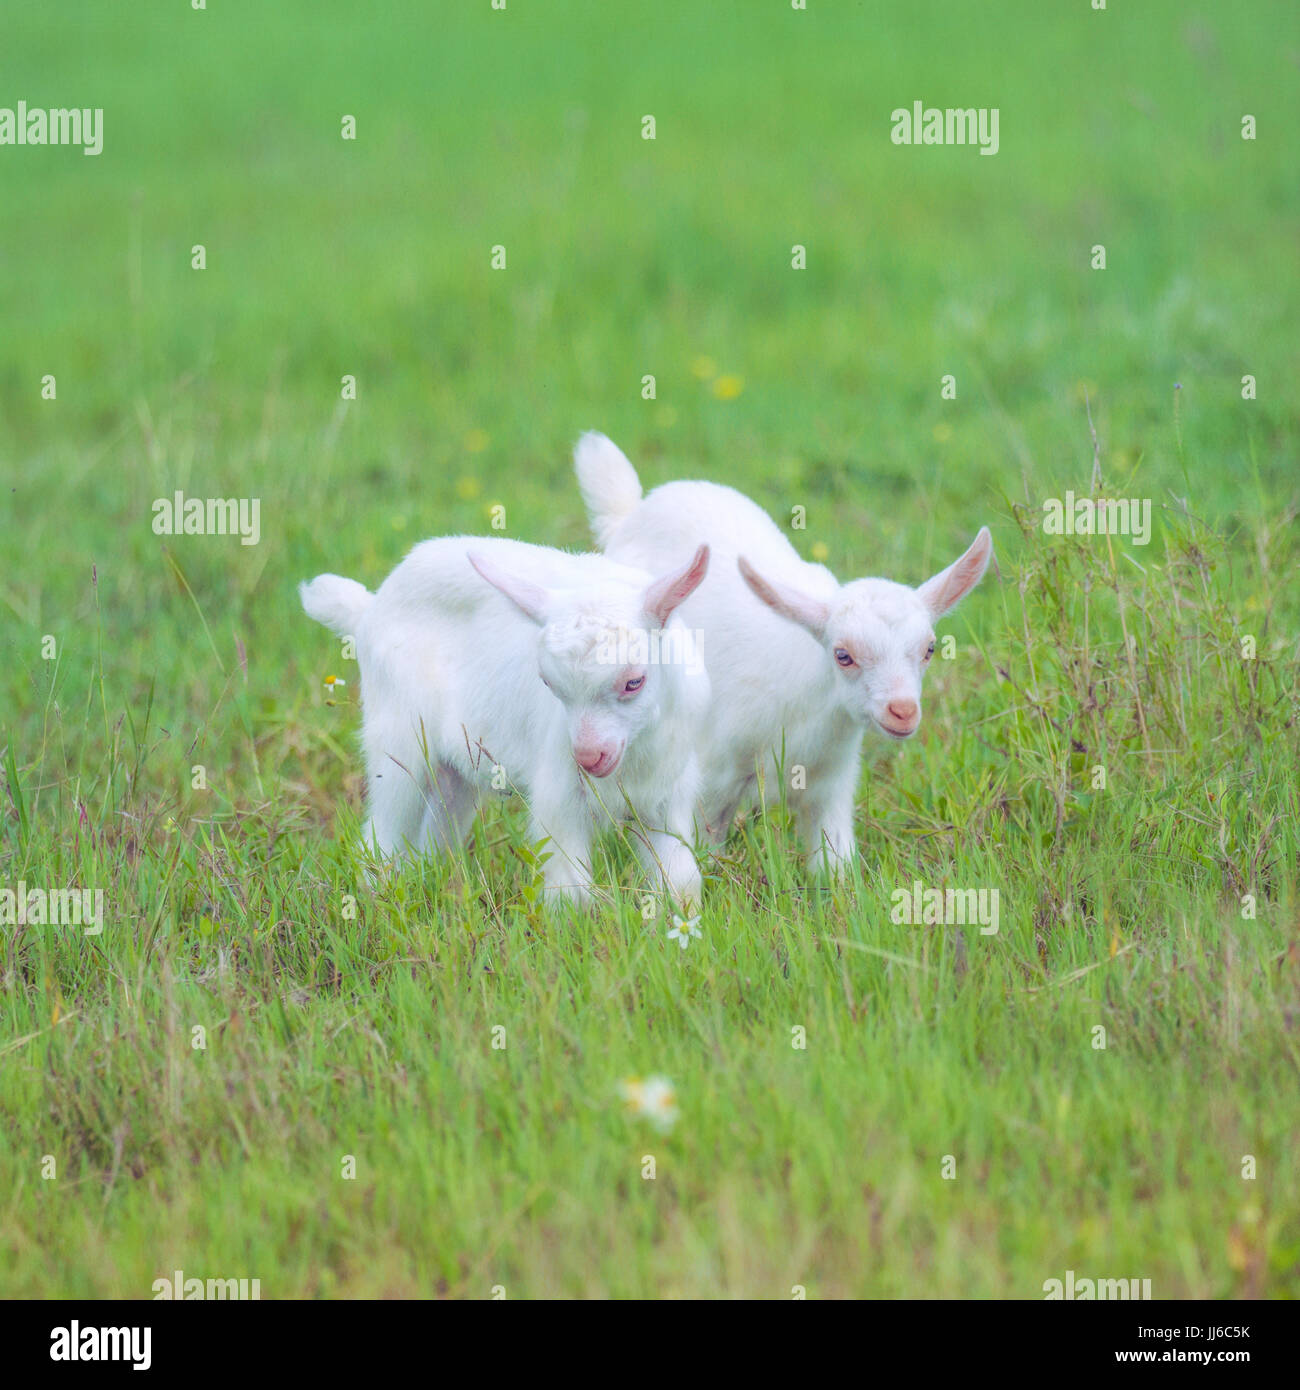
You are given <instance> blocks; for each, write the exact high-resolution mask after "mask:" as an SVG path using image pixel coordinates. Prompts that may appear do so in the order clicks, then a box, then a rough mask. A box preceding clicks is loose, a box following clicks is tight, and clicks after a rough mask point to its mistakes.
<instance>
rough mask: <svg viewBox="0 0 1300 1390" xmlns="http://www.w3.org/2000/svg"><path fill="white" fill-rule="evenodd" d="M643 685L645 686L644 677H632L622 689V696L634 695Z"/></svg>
mask: <svg viewBox="0 0 1300 1390" xmlns="http://www.w3.org/2000/svg"><path fill="white" fill-rule="evenodd" d="M644 684H645V677H644V676H634V677H633V678H632V679H631V680H630V681H628V683H627V684H626V685H625V686H624V687H623V694H624V695H635V694H636V692H637V691H638V690H640V689H641V687H642V686H643V685H644Z"/></svg>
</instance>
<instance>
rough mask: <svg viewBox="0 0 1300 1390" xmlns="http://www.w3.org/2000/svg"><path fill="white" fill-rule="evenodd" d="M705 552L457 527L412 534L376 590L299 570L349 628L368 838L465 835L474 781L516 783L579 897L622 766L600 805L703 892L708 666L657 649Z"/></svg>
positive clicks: (311, 595)
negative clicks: (701, 758) (702, 766)
mask: <svg viewBox="0 0 1300 1390" xmlns="http://www.w3.org/2000/svg"><path fill="white" fill-rule="evenodd" d="M708 562H709V551H708V547H707V546H703V545H701V546H698V547H696V548H695V550H694V552H693V555H692V556H689V557H688V558H687V560H686V562H685V564H683V565H680V566H677V567H676V568H673V569H671V570H670V571H669V572H668V573H666V574H664V575H662V577H660V578H658V579H655V578H654V577H653V575H652V574H651V573H647V572H645V571H641V570H638V569H632V568H629V567H627V566H625V565H621V564H616V563H615V562H614V561H613V560H609V559H606V558H605V557H604V556H603V555H570V554H567V553H565V552H563V551H559V550H549V549H547V548H546V547H544V546H537V545H525V544H523V543H521V542H519V541H510V540H504V539H501V538H499V537H498V538H491V539H482V538H477V537H472V536H450V537H447V538H445V539H441V540H431V541H425V542H423V543H422V544H421V545H417V546H416V547H415V549H414V550H412V551H411V553H410V554H409V555H408V556H407V557H406V559H404V560H403V561H402V562H401V564H400V565H398V566H397V568H396V569H395V570H394V571H393V572H392V574H390V575H389V576H388V578H387V579H386V580H385V581H384V582H383V584H381V585H380V586H379V589H378V591H377V592H376V593H374V594H371V593H370V592H368V591H367V590H366V589H365V588H363V587H362V586H361V585H360V584H358V583H357V582H356V581H355V580H352V579H342V578H340V577H339V576H338V575H335V574H322V575H319V576H318V577H317V578H315V579H313V580H312V581H311V582H310V583H308V584H303V585H302V586H301V587H300V590H299V593H300V595H301V598H302V606H303V608H305V609H306V611H307V613H308V614H309V616H311V617H313V618H315V619H316V621H317V622H319V623H323V624H324V625H325V626H326V627H328V628H330V629H332V630H333V631H334V632H336V633H338V634H339V635H340V636H345V635H351V636H353V637H354V638H355V639H356V648H357V659H358V661H359V663H360V667H361V682H362V687H361V688H362V707H363V731H362V744H363V747H364V751H365V759H366V784H367V793H368V797H367V799H368V808H369V820H368V821H367V823H366V830H365V838H366V841H367V843H368V844H373V845H374V846H375V847H376V848H377V849H378V850H379V852H380V853H381V854H383V855H386V856H387V855H401V854H403V853H406V852H408V851H411V850H414V851H416V852H421V851H424V850H426V849H441V848H444V847H447V848H450V847H454V846H455V845H457V844H459V843H460V841H461V839H462V837H463V836H464V834H465V831H466V829H467V828H468V826H469V823H470V821H471V820H472V819H473V816H474V811H475V808H476V806H477V803H478V796H479V792H480V791H481V790H482V789H484V788H485V787H487V786H492V787H494V788H496V789H498V790H503V789H506V788H507V785H509V786H514V787H516V788H517V789H519V790H521V791H523V792H524V793H525V794H526V795H527V797H528V800H529V805H530V810H531V813H532V832H531V833H532V836H533V838H534V839H537V840H540V839H541V838H543V837H544V836H546V837H549V838H550V842H551V843H550V846H549V848H550V850H551V851H552V853H551V857H550V858H549V859H547V860H546V862H545V867H544V870H543V873H544V879H545V886H546V888H547V890H548V894H549V893H553V894H556V895H559V896H560V897H561V898H564V899H569V900H572V901H575V902H586V901H588V900H589V899H590V896H591V895H590V888H591V840H592V836H593V833H594V831H595V823H596V819H597V812H598V806H597V805H596V804H593V802H594V801H598V800H599V798H597V797H596V792H595V785H596V784H595V781H592V782H588V781H587V780H586V778H588V777H589V778H592V779H596V781H599V780H602V779H613V780H609V782H608V785H609V786H611V787H615V786H616V785H617V789H616V790H615V791H614V792H613V794H612V795H609V796H607V797H606V798H605V799H604V811H605V812H606V813H607V814H608V815H610V816H611V817H612V818H614V819H616V820H617V819H622V818H623V817H624V816H625V815H626V814H629V813H630V814H633V815H635V816H636V818H637V821H638V833H637V835H636V839H637V842H638V848H639V850H640V851H641V853H642V858H643V859H645V860H646V861H648V862H649V863H653V864H656V865H658V866H659V868H660V870H661V872H662V875H663V879H664V884H665V886H666V887H667V888H668V890H669V891H670V892H671V893H672V894H673V896H674V897H675V898H676V899H677V900H678V901H679V902H681V903H682V904H684V905H688V906H689V905H690V904H692V903H694V902H695V901H696V900H697V899H698V897H699V887H700V873H699V868H698V866H697V864H696V862H695V856H694V854H693V853H692V851H691V849H690V847H689V846H690V842H691V840H692V838H693V837H692V829H693V824H694V814H695V803H696V799H697V796H698V791H699V765H698V762H697V760H696V754H695V744H696V740H697V737H698V733H697V728H696V725H697V722H698V719H699V717H700V716H701V714H702V713H703V712H704V711H705V710H706V709H707V706H708V700H709V686H708V676H707V675H706V674H705V672H704V670H703V668H702V666H699V665H698V664H696V665H694V666H693V665H692V664H691V663H690V662H689V661H686V660H668V661H664V662H660V663H659V664H655V663H654V660H653V657H652V653H653V652H654V651H661V650H663V649H664V648H665V647H671V646H672V645H673V644H672V643H670V642H668V641H666V640H664V639H666V638H668V637H670V636H671V637H674V638H678V639H684V638H687V637H688V634H686V632H685V629H684V628H683V627H682V625H681V621H680V619H677V618H674V616H673V615H674V610H676V608H677V607H678V605H679V604H681V603H682V601H683V600H684V599H686V598H687V597H688V596H689V595H690V594H691V593H692V592H693V591H694V590H695V589H696V587H697V586H698V585H699V583H700V581H701V580H702V579H703V578H704V575H705V572H706V570H707V568H708ZM687 645H688V643H687V642H686V641H682V640H679V641H678V642H677V644H676V650H677V651H678V652H679V653H680V652H682V651H684V650H685V649H686V647H687ZM615 772H617V773H618V777H617V778H616V779H614V777H613V775H614V773H615ZM584 774H585V776H584ZM552 900H554V899H552Z"/></svg>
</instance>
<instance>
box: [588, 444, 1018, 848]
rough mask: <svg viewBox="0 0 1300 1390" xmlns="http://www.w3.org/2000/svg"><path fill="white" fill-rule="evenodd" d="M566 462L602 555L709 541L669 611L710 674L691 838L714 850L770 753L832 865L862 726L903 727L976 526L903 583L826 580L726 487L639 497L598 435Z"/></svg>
mask: <svg viewBox="0 0 1300 1390" xmlns="http://www.w3.org/2000/svg"><path fill="white" fill-rule="evenodd" d="M574 465H575V468H576V471H577V475H578V483H579V486H580V487H581V489H582V495H583V500H584V501H585V502H586V504H587V511H588V513H589V514H590V517H591V524H592V530H593V532H594V533H595V536H596V539H597V541H598V542H599V543H600V545H601V546H602V547H603V548H604V550H605V553H606V554H608V555H610V556H612V557H613V558H614V559H616V560H619V561H620V562H622V563H624V564H635V565H650V566H653V565H668V564H673V563H676V562H679V561H680V558H681V557H682V556H683V555H688V554H690V552H691V550H692V549H694V547H696V546H698V545H703V544H708V545H709V546H710V547H711V548H712V551H713V554H714V561H715V562H714V567H713V577H712V578H711V579H710V580H709V582H708V583H707V584H706V585H705V586H704V587H703V588H702V589H701V590H700V591H699V592H698V593H697V594H696V595H695V597H694V598H693V599H692V600H691V601H690V602H689V603H688V604H686V605H685V607H684V608H683V610H682V616H683V619H684V621H685V622H686V623H687V625H688V626H689V627H691V628H692V629H693V630H695V631H697V632H699V633H700V636H701V642H702V645H703V657H704V662H705V665H706V667H707V669H708V671H709V674H710V675H711V677H712V678H713V680H714V686H713V691H714V695H713V703H712V707H711V709H710V711H709V716H708V719H707V720H706V722H705V725H704V728H705V730H706V733H705V738H704V741H703V743H702V745H701V749H700V765H701V768H702V773H703V782H702V791H701V812H702V816H703V820H704V823H705V830H706V833H707V834H708V836H709V837H710V838H711V839H712V840H713V841H714V842H715V843H721V842H722V841H723V840H724V839H725V838H726V835H727V831H728V830H729V829H730V826H731V821H732V818H733V817H734V815H735V812H736V809H737V807H738V806H739V805H740V804H741V802H742V801H743V800H745V799H747V797H748V795H749V793H750V792H751V791H752V790H753V787H754V784H755V782H756V780H757V772H756V769H757V767H758V765H759V764H764V765H767V766H772V765H774V764H775V763H776V762H777V760H778V759H780V758H781V757H782V754H783V753H784V762H785V767H786V770H787V771H789V770H791V769H793V768H796V767H802V769H803V778H802V787H801V789H800V790H799V794H798V796H797V797H792V798H791V800H792V802H793V803H794V806H795V812H796V819H797V822H798V824H799V828H800V830H801V832H802V833H803V836H804V840H805V843H806V844H807V845H808V847H809V849H810V851H812V853H813V859H814V863H815V865H816V866H817V867H819V868H827V869H831V870H833V871H835V872H837V873H839V872H841V871H842V870H843V869H844V868H846V867H847V866H848V865H849V864H850V863H851V862H852V861H853V859H854V857H855V855H856V852H857V851H856V846H855V844H854V839H853V800H854V794H855V792H856V790H857V784H858V768H859V762H860V758H861V749H862V736H863V732H864V730H865V729H866V728H868V727H872V726H874V727H875V728H878V729H880V730H883V732H884V733H886V734H887V735H889V737H891V738H896V739H905V738H910V737H911V736H912V735H913V734H914V733H915V732H916V730H917V728H918V726H919V725H920V722H921V678H922V676H923V675H924V672H925V668H926V666H927V665H928V664H929V661H930V658H931V657H932V656H933V655H934V646H935V635H934V628H933V626H932V624H933V623H934V622H935V620H936V619H938V618H939V617H941V616H942V615H943V614H945V613H947V612H948V611H949V610H950V609H951V608H953V607H954V606H955V605H956V604H957V602H958V601H959V600H960V599H962V598H963V597H964V596H965V595H966V594H967V593H969V592H970V590H971V589H973V588H974V587H975V585H976V584H977V583H978V582H979V580H980V578H981V576H982V575H983V573H984V571H985V569H986V568H987V567H988V563H989V559H990V557H991V556H992V554H993V539H992V537H991V536H990V535H989V531H988V527H982V528H981V529H980V532H979V534H978V535H977V536H976V537H975V540H974V542H973V543H972V545H971V547H970V549H969V550H967V551H966V553H965V554H964V555H963V556H962V557H961V558H960V559H959V560H957V561H956V562H955V563H954V564H951V565H949V566H948V568H947V569H945V570H941V571H940V572H939V573H938V574H936V575H935V576H934V577H933V578H932V579H928V580H926V582H925V583H924V584H922V585H921V586H920V588H918V589H911V588H908V587H907V585H905V584H895V583H892V582H890V581H889V580H887V579H856V580H854V581H852V582H851V583H849V584H844V585H841V584H840V583H839V582H838V581H837V580H836V578H835V576H834V575H833V574H831V572H830V571H829V570H828V569H826V568H825V567H824V566H823V565H813V564H808V563H806V562H805V561H803V560H801V559H800V558H799V555H798V554H797V552H796V551H795V549H794V547H793V546H792V545H791V544H790V542H789V541H788V540H787V539H786V538H785V536H784V535H783V534H782V533H781V531H780V529H779V528H778V527H777V525H776V524H775V522H773V521H772V519H771V518H770V517H769V516H768V515H767V513H766V512H764V511H763V510H762V509H761V508H760V507H758V506H757V505H756V504H755V503H753V502H751V501H750V500H749V498H748V497H746V496H744V494H742V493H739V492H737V491H735V489H734V488H729V487H720V486H718V485H717V484H715V483H703V482H677V483H665V484H664V485H663V486H662V487H659V488H656V489H655V490H654V491H653V492H652V493H651V494H650V495H649V496H648V497H646V498H645V499H644V500H643V499H642V495H641V484H640V481H639V480H638V478H637V475H636V471H635V470H634V469H633V467H632V465H631V464H630V463H629V462H628V460H627V458H626V457H625V456H624V455H623V453H622V452H621V450H619V449H618V448H617V447H616V446H615V445H614V444H613V443H612V442H611V441H610V440H608V439H606V438H605V436H604V435H601V434H587V435H584V436H583V437H582V439H581V440H579V442H578V447H577V450H576V452H575V456H574Z"/></svg>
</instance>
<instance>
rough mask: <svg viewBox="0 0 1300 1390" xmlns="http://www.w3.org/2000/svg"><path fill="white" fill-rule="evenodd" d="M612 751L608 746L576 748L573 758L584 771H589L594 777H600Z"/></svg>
mask: <svg viewBox="0 0 1300 1390" xmlns="http://www.w3.org/2000/svg"><path fill="white" fill-rule="evenodd" d="M610 756H611V755H610V751H609V749H607V748H575V749H574V750H573V760H574V762H576V763H577V764H578V766H579V767H580V768H581V769H582V770H583V771H584V772H589V773H591V775H592V776H593V777H599V776H600V774H601V771H602V770H603V768H604V765H605V763H606V762H608V761H609V760H610Z"/></svg>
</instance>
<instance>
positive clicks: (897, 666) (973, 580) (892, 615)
mask: <svg viewBox="0 0 1300 1390" xmlns="http://www.w3.org/2000/svg"><path fill="white" fill-rule="evenodd" d="M992 555H993V537H992V536H991V535H990V534H989V529H988V527H987V526H984V527H981V528H980V533H979V535H977V536H976V537H975V539H974V541H973V542H972V543H971V547H970V549H969V550H967V551H966V553H965V554H964V555H963V556H962V557H961V558H960V559H959V560H956V561H954V562H953V563H952V564H951V565H949V566H948V568H947V569H945V570H940V572H939V573H938V574H936V575H934V576H933V578H931V579H927V580H926V581H925V583H924V584H922V585H921V586H920V587H919V588H917V589H910V588H908V587H907V585H906V584H895V583H893V582H892V581H890V580H888V579H855V580H853V581H852V582H851V583H849V584H844V585H842V586H841V588H840V590H839V592H838V593H837V594H836V595H835V596H834V597H833V598H831V599H830V600H826V599H821V598H817V597H815V596H814V595H812V594H809V593H806V592H804V591H803V590H801V589H798V588H795V587H792V586H791V585H788V584H781V583H777V582H775V581H773V580H770V579H768V578H766V577H765V576H763V575H761V574H759V573H758V571H757V570H755V569H754V567H753V566H752V565H751V564H750V563H749V562H748V561H747V560H746V559H745V558H744V557H743V556H741V558H740V560H739V562H738V563H739V566H740V573H741V575H742V576H743V577H744V580H745V582H746V583H747V584H748V585H749V587H750V589H752V590H753V592H754V593H755V595H757V597H758V598H759V599H760V600H761V601H762V602H763V603H765V604H767V606H768V607H769V608H771V609H773V610H774V611H775V612H777V613H780V614H781V616H782V617H785V618H789V619H790V621H791V622H795V623H798V624H799V625H800V626H801V627H804V628H806V629H807V630H808V632H810V633H811V634H812V636H813V637H815V638H816V639H817V641H818V642H819V643H820V644H821V645H822V647H823V649H824V650H825V652H826V655H827V657H828V658H829V659H830V661H831V662H832V663H833V664H834V666H835V668H836V671H837V674H838V689H839V692H840V699H841V701H842V703H843V705H844V707H845V708H846V709H847V710H848V711H849V712H850V714H852V715H853V716H854V718H856V719H858V720H860V721H861V722H862V723H864V724H874V725H875V726H876V727H877V728H879V729H881V730H883V731H884V732H885V733H887V734H889V735H890V737H892V738H899V739H902V738H910V737H911V736H912V735H913V734H914V733H915V732H916V731H917V729H918V728H919V727H920V724H921V680H922V677H923V676H924V675H925V668H926V667H927V666H928V665H929V664H930V660H931V658H932V657H933V656H934V648H935V634H934V623H935V621H936V620H937V619H938V618H940V617H942V616H943V614H945V613H947V612H948V611H949V610H950V609H952V608H954V607H955V606H956V605H957V604H958V603H959V602H960V601H961V600H962V599H963V598H965V596H966V595H967V594H968V593H969V592H970V591H971V590H972V589H973V588H974V587H975V585H976V584H978V583H979V581H980V579H981V577H982V576H983V574H984V571H985V570H986V569H987V568H988V563H989V560H990V559H991V558H992Z"/></svg>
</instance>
